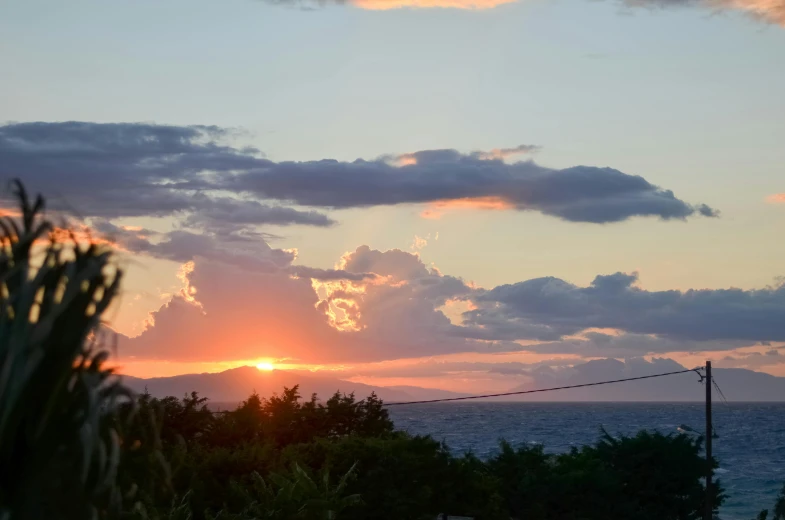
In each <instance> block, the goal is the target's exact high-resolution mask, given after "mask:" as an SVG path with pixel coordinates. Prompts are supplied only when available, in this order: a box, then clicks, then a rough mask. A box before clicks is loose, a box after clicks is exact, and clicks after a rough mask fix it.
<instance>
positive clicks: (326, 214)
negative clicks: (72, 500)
mask: <svg viewBox="0 0 785 520" xmlns="http://www.w3.org/2000/svg"><path fill="white" fill-rule="evenodd" d="M783 63H785V1H784V0H627V1H624V0H550V1H545V0H519V1H501V0H355V1H345V2H343V1H323V2H308V1H307V0H303V1H299V2H294V1H289V0H281V1H274V2H264V1H260V0H230V1H224V2H218V1H215V0H188V1H185V0H170V1H167V2H160V1H156V0H135V1H133V2H130V1H120V0H118V1H111V2H107V1H105V0H100V1H99V0H72V1H71V2H67V3H66V2H60V1H56V0H28V1H26V2H11V1H5V2H0V70H2V71H4V74H3V76H2V79H0V178H3V179H6V180H7V179H10V178H13V177H18V178H20V179H22V180H23V181H24V182H25V183H26V184H27V185H28V187H29V188H30V189H31V190H33V191H40V192H42V193H43V194H44V195H46V196H47V197H48V203H49V208H50V210H51V211H52V212H53V214H57V215H61V214H68V215H71V216H72V217H77V216H78V218H79V222H80V224H79V225H84V226H85V227H86V228H90V229H91V230H92V232H93V233H94V234H95V235H96V236H101V237H104V238H106V239H107V240H111V241H112V242H113V243H114V244H115V246H116V247H117V248H118V250H119V261H120V263H121V265H122V266H123V268H124V269H125V272H126V279H125V286H124V290H123V294H122V298H121V300H120V301H118V302H117V305H115V306H114V308H112V309H111V310H110V312H109V314H108V315H107V320H108V323H109V326H110V327H111V328H112V329H113V330H115V331H117V332H118V333H119V334H120V338H121V341H120V349H119V354H118V358H117V359H116V362H117V363H118V364H119V365H120V367H121V370H122V371H123V372H125V373H128V374H132V375H136V376H141V377H151V376H165V375H174V374H180V373H193V372H205V371H219V370H223V369H227V368H231V367H235V366H240V365H247V364H257V363H271V364H273V365H274V366H276V367H280V368H293V369H307V370H318V371H324V372H326V373H333V374H335V375H336V376H340V377H344V378H351V379H353V380H356V381H361V382H366V383H371V384H379V385H388V384H414V385H418V386H424V387H440V388H445V389H453V390H464V391H465V390H472V391H485V390H493V391H496V390H499V391H503V390H506V389H508V388H510V387H513V386H516V385H517V384H519V383H520V378H521V377H522V374H524V373H525V371H526V370H528V369H532V370H534V369H537V368H538V367H543V366H548V367H564V366H569V365H572V364H576V363H580V362H582V361H585V360H589V359H597V358H606V357H612V358H617V359H629V358H637V357H647V358H651V357H653V356H657V357H669V358H672V359H674V360H676V361H677V362H679V363H682V364H685V365H697V364H701V363H702V362H703V361H704V360H705V359H712V360H713V361H714V362H715V363H716V365H717V366H721V367H722V366H724V367H741V368H750V369H754V370H760V371H765V372H768V373H771V374H775V375H781V376H785V362H783V361H785V352H783V353H782V354H783V355H782V356H781V355H780V350H781V348H782V347H783V346H785V286H783V278H782V276H783V275H785V260H783V259H785V240H783V238H782V237H783V229H785V172H783V165H785V147H783V146H782V141H783V138H785V123H784V121H785V100H784V99H783V96H782V92H785V67H783V66H782V64H783ZM4 196H5V197H6V198H5V200H6V203H5V204H8V202H7V201H8V199H7V193H6V194H4ZM511 367H512V369H511Z"/></svg>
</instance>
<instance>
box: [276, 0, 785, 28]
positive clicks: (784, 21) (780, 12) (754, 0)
mask: <svg viewBox="0 0 785 520" xmlns="http://www.w3.org/2000/svg"><path fill="white" fill-rule="evenodd" d="M264 1H266V2H267V3H270V4H275V5H296V6H300V7H304V8H312V7H316V6H319V7H321V6H326V5H350V6H353V7H357V8H360V9H370V10H389V9H401V8H413V9H433V8H441V9H466V10H486V9H493V8H496V7H499V6H502V5H506V4H511V3H517V2H518V0H313V1H309V0H264ZM620 2H621V3H622V4H623V5H625V6H628V7H637V8H641V7H643V8H650V9H666V8H676V7H699V8H703V9H707V10H710V11H725V10H734V11H741V12H743V13H746V14H748V15H750V16H752V17H753V18H756V19H759V20H762V21H764V22H768V23H773V24H777V25H780V26H785V1H784V0H620Z"/></svg>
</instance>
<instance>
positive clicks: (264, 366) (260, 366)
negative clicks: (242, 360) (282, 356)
mask: <svg viewBox="0 0 785 520" xmlns="http://www.w3.org/2000/svg"><path fill="white" fill-rule="evenodd" d="M256 368H258V369H259V370H261V371H262V372H271V371H272V370H275V365H273V364H272V363H267V362H265V363H258V364H257V365H256Z"/></svg>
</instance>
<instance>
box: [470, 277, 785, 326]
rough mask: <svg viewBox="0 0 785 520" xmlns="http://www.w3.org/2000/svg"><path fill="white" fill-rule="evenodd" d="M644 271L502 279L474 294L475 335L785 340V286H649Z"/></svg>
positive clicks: (471, 319)
mask: <svg viewBox="0 0 785 520" xmlns="http://www.w3.org/2000/svg"><path fill="white" fill-rule="evenodd" d="M637 279H638V277H637V273H633V274H626V273H616V274H612V275H605V276H597V277H596V278H595V279H594V281H593V282H592V283H591V285H589V286H588V287H578V286H576V285H573V284H571V283H568V282H566V281H564V280H561V279H558V278H552V277H548V278H536V279H532V280H527V281H524V282H518V283H515V284H509V285H502V286H499V287H495V288H493V289H491V290H489V291H485V292H483V293H482V294H479V295H477V296H476V297H474V298H473V301H474V303H475V304H476V305H477V308H476V309H474V310H471V311H468V312H466V313H465V314H464V317H465V320H464V322H465V323H466V324H467V325H468V327H467V329H466V330H467V333H468V334H469V335H470V336H471V337H480V338H484V339H506V340H517V339H540V340H557V339H562V338H563V337H565V336H569V335H572V334H576V333H578V332H580V331H582V330H585V329H587V328H591V327H600V328H613V329H619V330H622V331H626V332H629V333H635V334H656V335H657V336H659V337H662V338H666V339H670V340H677V341H712V340H740V341H764V340H776V341H782V340H785V319H783V318H785V285H783V284H780V285H777V286H773V287H767V288H765V289H758V290H742V289H718V290H710V289H704V290H692V289H691V290H688V291H676V290H673V291H647V290H645V289H642V288H640V287H637V286H636V285H635V284H636V282H637Z"/></svg>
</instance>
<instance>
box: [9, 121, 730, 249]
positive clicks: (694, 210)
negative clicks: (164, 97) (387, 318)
mask: <svg viewBox="0 0 785 520" xmlns="http://www.w3.org/2000/svg"><path fill="white" fill-rule="evenodd" d="M233 136H234V134H233V132H232V131H231V130H229V129H223V128H218V127H213V126H171V125H169V126H167V125H154V124H141V123H113V124H103V123H83V122H68V123H20V124H10V125H5V126H0V177H6V178H10V177H14V176H18V177H23V178H24V179H25V181H26V182H27V183H28V185H29V188H31V189H32V190H40V189H46V190H47V192H49V193H54V194H55V195H56V197H54V198H52V199H51V200H52V201H53V202H54V204H55V206H56V207H59V208H60V209H67V208H68V207H69V206H70V207H77V208H82V209H85V210H88V211H89V212H90V213H89V214H87V215H84V216H95V217H104V218H110V219H111V218H119V217H132V216H173V215H174V216H177V217H178V218H182V219H183V223H184V225H189V226H200V229H210V230H213V231H215V232H216V234H219V235H221V234H224V233H226V232H228V233H234V234H235V235H242V232H248V230H249V229H250V228H252V227H253V226H256V225H263V224H275V225H286V224H305V225H312V226H329V225H331V224H333V221H332V220H331V219H330V218H329V217H327V216H325V215H323V214H321V213H318V212H316V211H314V210H303V209H298V208H291V207H282V206H278V205H275V204H270V203H269V202H259V199H263V200H266V201H278V202H287V203H290V204H292V203H293V204H296V205H300V206H310V207H321V208H360V207H370V206H389V205H397V204H420V203H434V204H437V205H439V204H441V205H442V206H443V207H449V206H450V205H459V206H460V205H468V206H470V207H471V206H476V205H478V204H479V205H480V206H482V205H483V204H486V202H487V201H493V202H494V204H496V206H497V207H498V208H505V209H511V210H518V211H536V212H540V213H543V214H545V215H550V216H553V217H556V218H560V219H562V220H567V221H572V222H589V223H598V224H599V223H610V222H619V221H623V220H627V219H629V218H632V217H636V216H640V217H647V216H648V217H658V218H660V219H663V220H672V219H676V220H683V219H685V218H687V217H690V216H692V215H696V214H699V215H705V216H716V211H715V210H713V209H711V208H709V207H708V206H706V205H703V204H700V205H692V204H688V203H687V202H684V201H682V200H681V199H679V198H677V197H676V196H675V195H674V194H673V192H671V191H670V190H666V189H662V188H659V187H657V186H655V185H653V184H651V183H650V182H648V181H647V180H646V179H644V178H643V177H640V176H635V175H628V174H626V173H623V172H620V171H618V170H614V169H612V168H597V167H591V166H576V167H572V168H566V169H563V170H556V169H551V168H546V167H544V166H540V165H538V164H535V163H534V162H531V161H525V162H516V163H511V164H508V163H506V162H504V161H503V160H501V158H499V157H508V156H509V155H510V154H513V153H519V152H524V151H531V150H532V149H533V147H531V146H528V145H522V146H519V147H517V148H510V149H498V150H493V151H491V152H475V153H469V154H462V153H460V152H458V151H456V150H423V151H419V152H414V153H411V154H406V155H404V156H399V157H398V158H390V157H382V158H379V159H376V160H372V161H368V160H362V159H358V160H356V161H353V162H341V161H335V160H329V159H324V160H318V161H304V162H291V161H284V162H274V161H270V160H268V159H266V158H264V157H263V156H262V154H261V152H260V151H259V150H257V149H255V148H248V147H245V148H241V147H234V146H232V145H230V144H227V143H228V141H231V139H232V138H233ZM489 154H490V155H489ZM84 186H90V190H85V189H83V187H84ZM227 194H231V195H232V197H228V196H227Z"/></svg>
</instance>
